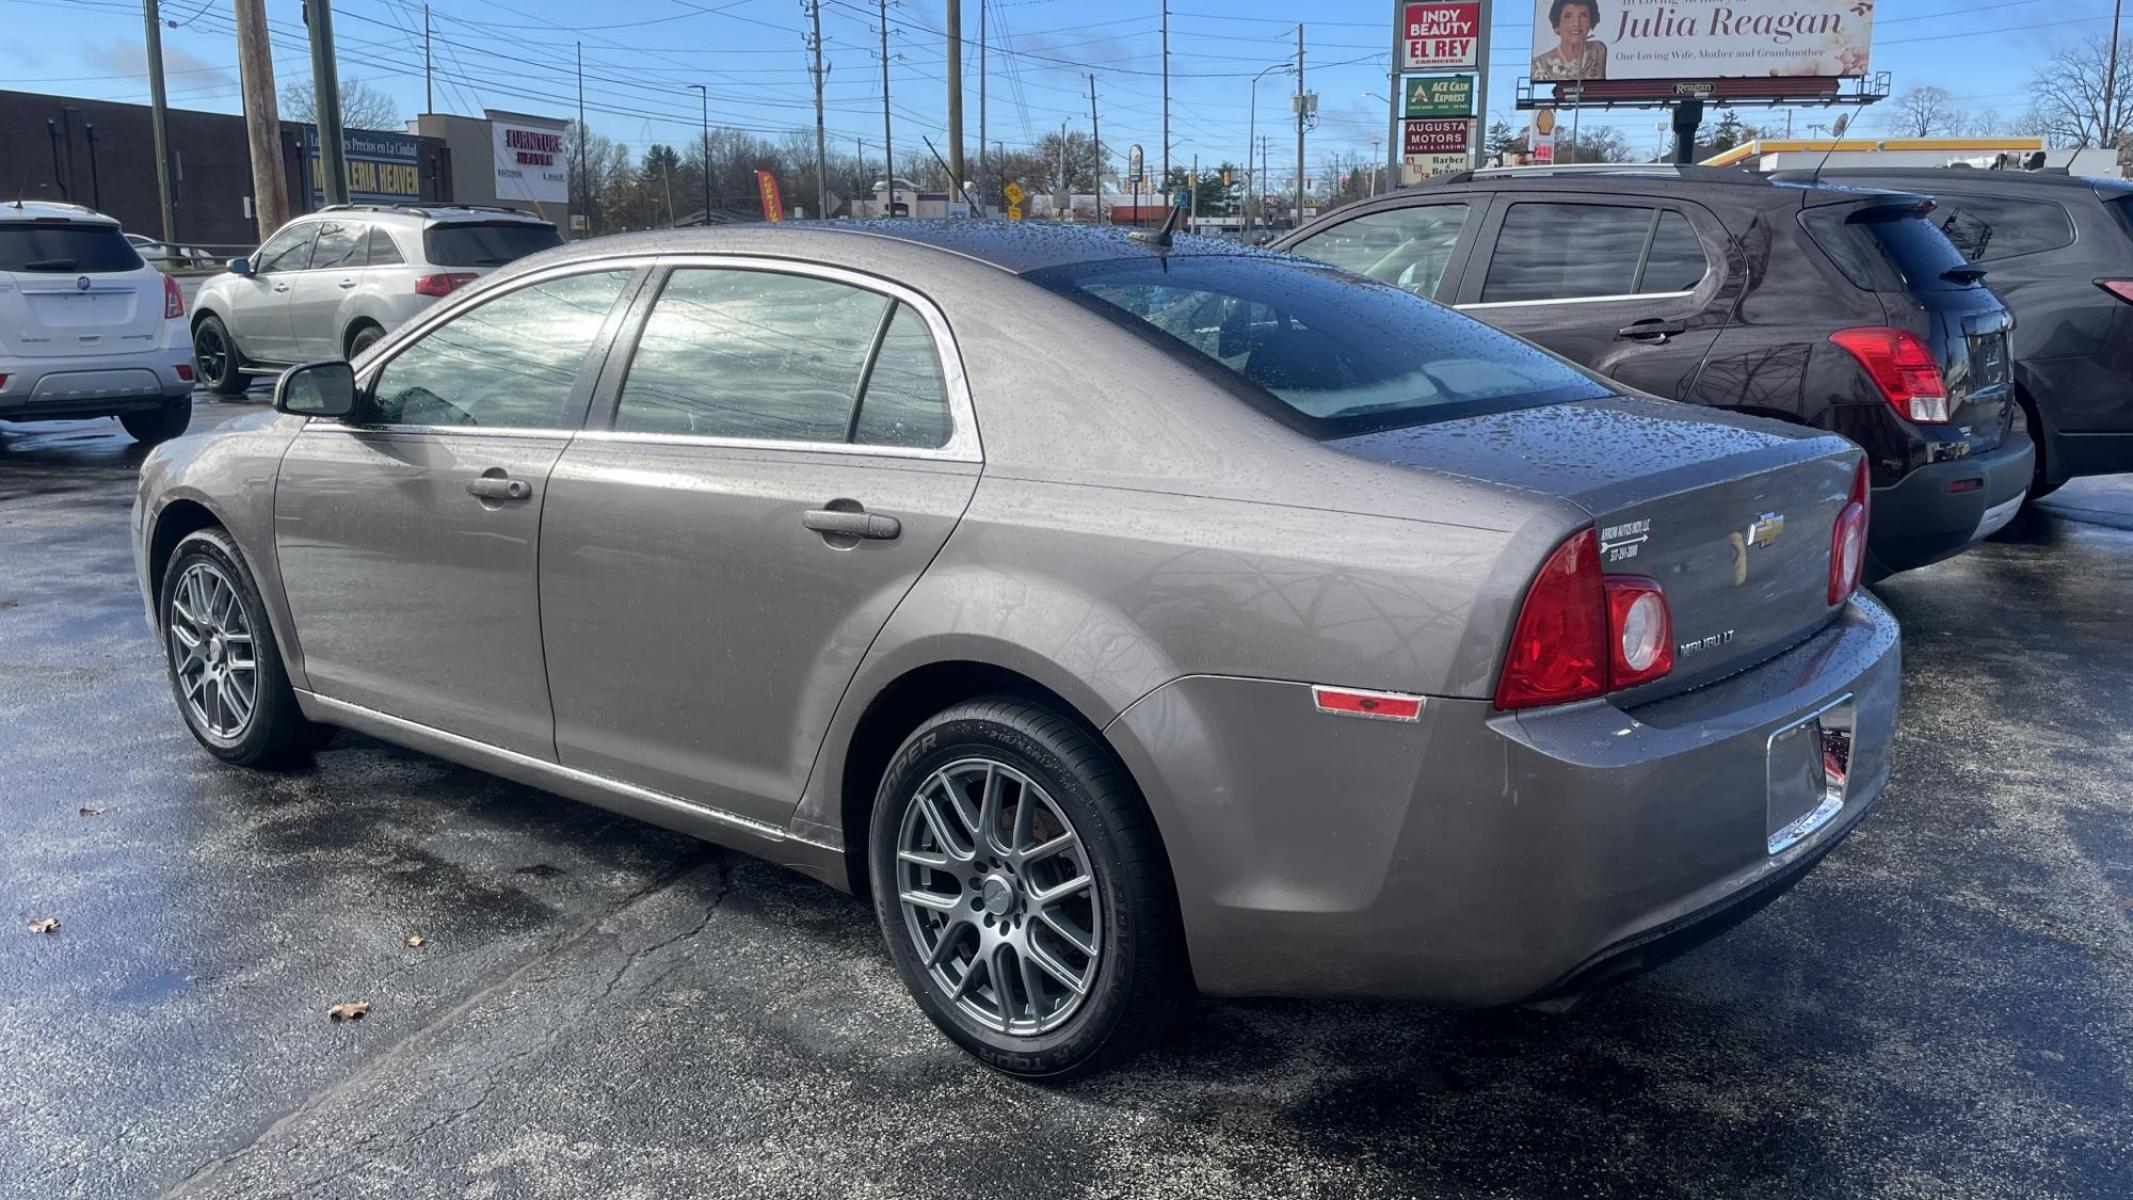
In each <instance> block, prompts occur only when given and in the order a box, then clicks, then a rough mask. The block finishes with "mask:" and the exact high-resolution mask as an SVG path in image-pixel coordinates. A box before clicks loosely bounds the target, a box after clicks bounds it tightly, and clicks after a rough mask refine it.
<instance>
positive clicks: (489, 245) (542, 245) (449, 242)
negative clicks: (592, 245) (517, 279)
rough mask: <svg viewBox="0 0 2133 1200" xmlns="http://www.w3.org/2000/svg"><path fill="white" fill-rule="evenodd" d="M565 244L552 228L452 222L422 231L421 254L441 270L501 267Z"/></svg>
mask: <svg viewBox="0 0 2133 1200" xmlns="http://www.w3.org/2000/svg"><path fill="white" fill-rule="evenodd" d="M562 244H563V238H562V235H561V234H558V233H557V232H556V231H555V226H553V225H536V224H534V223H532V222H530V221H498V222H496V223H495V224H493V225H490V224H475V223H473V222H456V221H455V222H453V223H452V224H449V225H432V226H430V227H429V228H428V229H425V230H423V231H422V252H423V254H424V256H425V257H427V258H428V259H429V260H430V261H431V262H432V263H435V264H436V265H437V266H440V267H500V266H503V265H504V264H505V263H507V262H512V261H515V260H517V259H521V258H524V257H526V256H527V255H529V254H532V253H533V252H534V251H536V250H546V249H548V248H549V247H551V246H560V245H562Z"/></svg>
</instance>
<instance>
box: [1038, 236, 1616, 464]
mask: <svg viewBox="0 0 2133 1200" xmlns="http://www.w3.org/2000/svg"><path fill="white" fill-rule="evenodd" d="M1030 279H1031V280H1032V281H1033V282H1035V283H1038V284H1040V285H1042V286H1044V287H1046V288H1049V289H1051V290H1052V291H1054V292H1057V293H1059V294H1061V295H1064V296H1066V297H1068V298H1070V299H1073V300H1076V301H1078V302H1080V303H1082V304H1084V305H1086V306H1088V307H1089V308H1091V309H1093V310H1095V311H1096V312H1098V313H1101V314H1102V315H1104V316H1105V317H1108V318H1109V319H1111V320H1113V321H1116V322H1117V323H1118V324H1120V325H1121V326H1123V327H1125V328H1126V329H1128V330H1130V331H1132V332H1133V333H1134V334H1136V335H1137V336H1139V337H1142V338H1144V339H1146V340H1147V341H1149V342H1151V343H1153V344H1154V345H1156V346H1157V347H1159V348H1161V349H1163V350H1165V351H1168V352H1169V353H1170V354H1172V355H1174V356H1175V357H1177V358H1179V359H1181V360H1184V361H1186V362H1188V363H1191V364H1193V365H1194V366H1195V367H1197V368H1199V369H1200V370H1202V371H1203V372H1205V373H1206V374H1208V375H1209V376H1210V377H1212V378H1214V379H1216V380H1218V381H1220V382H1222V383H1223V384H1224V385H1225V386H1226V387H1228V388H1229V389H1230V390H1231V391H1232V392H1234V393H1235V394H1237V395H1239V396H1242V397H1244V398H1245V399H1246V400H1248V401H1250V402H1251V403H1253V404H1255V405H1257V406H1258V407H1260V408H1261V409H1263V410H1264V411H1266V412H1268V413H1270V414H1271V415H1273V416H1274V417H1276V418H1277V419H1279V420H1281V421H1283V422H1284V423H1286V424H1288V425H1290V426H1292V427H1294V428H1297V429H1300V430H1302V431H1303V432H1305V433H1308V434H1310V435H1312V436H1314V437H1318V438H1338V437H1349V436H1352V435H1354V434H1358V433H1367V432H1370V431H1372V430H1376V429H1388V428H1393V427H1396V426H1401V425H1416V424H1421V423H1423V422H1427V421H1436V420H1443V419H1446V418H1449V417H1457V416H1465V415H1468V414H1471V413H1477V412H1498V411H1503V410H1506V409H1512V408H1527V407H1532V406H1534V405H1540V404H1557V403H1561V402H1564V401H1568V400H1588V399H1592V398H1593V397H1596V396H1604V395H1609V394H1610V393H1611V389H1609V388H1608V387H1606V386H1605V385H1604V384H1602V383H1600V382H1599V381H1597V380H1596V379H1594V378H1593V377H1592V376H1590V375H1587V374H1586V373H1585V372H1583V371H1581V370H1579V369H1577V368H1576V367H1573V366H1571V365H1570V364H1568V363H1566V362H1564V361H1562V360H1561V359H1559V358H1556V357H1555V356H1554V355H1551V354H1549V353H1547V352H1546V351H1544V350H1541V349H1539V348H1537V347H1534V346H1531V345H1528V344H1527V343H1525V342H1521V341H1519V340H1518V339H1516V338H1513V337H1511V336H1509V335H1507V334H1504V333H1500V332H1498V331H1497V330H1494V329H1491V328H1489V327H1488V326H1486V325H1483V324H1482V323H1480V322H1479V321H1475V320H1473V319H1472V318H1469V317H1466V316H1462V315H1461V314H1459V313H1455V312H1453V311H1451V310H1450V309H1447V308H1441V307H1439V306H1437V305H1435V304H1432V303H1431V302H1429V301H1427V300H1424V299H1421V298H1420V297H1418V296H1414V295H1411V294H1409V293H1407V292H1404V291H1402V290H1400V289H1399V288H1396V287H1392V286H1390V285H1388V284H1382V283H1375V282H1372V281H1370V280H1366V279H1361V278H1358V277H1355V276H1352V275H1346V274H1342V273H1340V272H1338V271H1333V270H1328V269H1326V268H1322V267H1318V266H1311V265H1305V264H1303V263H1302V262H1300V261H1282V260H1279V259H1271V258H1260V257H1256V256H1253V257H1245V256H1235V257H1231V256H1226V255H1206V256H1200V255H1194V256H1182V255H1181V256H1177V257H1172V258H1167V259H1166V258H1154V257H1150V258H1145V259H1134V260H1131V261H1126V262H1106V263H1088V264H1083V265H1081V266H1074V267H1058V268H1053V269H1051V270H1048V271H1041V272H1037V273H1035V274H1033V275H1031V276H1030Z"/></svg>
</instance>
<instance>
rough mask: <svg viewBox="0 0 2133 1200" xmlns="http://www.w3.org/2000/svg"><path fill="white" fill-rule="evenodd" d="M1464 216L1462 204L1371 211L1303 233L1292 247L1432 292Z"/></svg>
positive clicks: (1420, 292) (1419, 293) (1419, 291)
mask: <svg viewBox="0 0 2133 1200" xmlns="http://www.w3.org/2000/svg"><path fill="white" fill-rule="evenodd" d="M1466 215H1467V206H1466V205H1464V204H1426V205H1422V206H1420V207H1417V208H1402V209H1395V210H1393V211H1391V212H1379V213H1371V214H1370V215H1368V216H1362V217H1357V218H1355V219H1354V220H1352V221H1343V222H1341V223H1340V224H1338V225H1335V226H1334V227H1333V228H1331V229H1328V230H1327V231H1325V232H1324V233H1321V234H1318V235H1316V236H1314V237H1308V238H1305V239H1304V240H1303V241H1302V242H1299V243H1298V244H1297V245H1296V246H1295V248H1294V249H1295V253H1297V254H1301V255H1303V256H1304V257H1305V258H1315V259H1317V260H1318V261H1320V262H1322V263H1327V264H1330V265H1332V266H1336V267H1339V268H1340V269H1341V270H1343V271H1352V272H1354V273H1355V274H1357V275H1361V276H1363V277H1364V278H1366V279H1375V280H1377V281H1378V282H1380V283H1389V284H1392V285H1393V286H1395V287H1398V288H1404V289H1405V290H1407V291H1410V292H1413V293H1414V294H1415V295H1417V296H1422V297H1433V296H1435V295H1436V294H1437V285H1438V284H1439V283H1440V282H1441V281H1442V280H1443V279H1444V269H1445V267H1447V266H1449V265H1450V264H1451V261H1452V248H1453V247H1454V246H1456V245H1458V243H1459V231H1460V230H1461V229H1463V228H1465V227H1466Z"/></svg>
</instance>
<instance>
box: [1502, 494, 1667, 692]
mask: <svg viewBox="0 0 2133 1200" xmlns="http://www.w3.org/2000/svg"><path fill="white" fill-rule="evenodd" d="M1673 668H1674V619H1673V614H1672V613H1671V612H1670V611H1669V610H1668V608H1667V603H1666V593H1665V592H1664V591H1662V590H1661V589H1660V587H1659V584H1658V583H1657V581H1655V580H1651V579H1646V578H1644V577H1642V576H1638V575H1615V576H1610V575H1603V574H1601V572H1600V539H1599V535H1598V534H1597V533H1595V532H1594V531H1593V530H1592V529H1591V528H1590V527H1588V528H1585V529H1581V530H1579V531H1578V532H1576V533H1574V534H1572V535H1571V536H1570V538H1569V540H1568V541H1565V542H1564V543H1563V544H1562V545H1560V546H1557V547H1556V548H1555V552H1554V553H1553V554H1550V555H1549V556H1548V561H1547V562H1545V563H1543V564H1542V565H1541V569H1540V573H1539V574H1537V575H1535V576H1534V577H1533V585H1532V586H1531V587H1529V588H1527V589H1526V600H1525V603H1524V604H1522V605H1520V606H1519V610H1518V623H1517V624H1516V625H1515V626H1513V627H1512V630H1511V649H1510V652H1509V653H1508V654H1506V655H1505V656H1504V664H1503V675H1502V677H1501V678H1499V679H1498V680H1497V681H1496V707H1498V708H1502V709H1513V708H1534V707H1537V706H1539V705H1543V704H1565V703H1568V702H1570V701H1572V700H1585V699H1589V698H1590V697H1593V696H1599V695H1604V694H1606V693H1607V692H1610V691H1613V690H1614V689H1616V688H1625V687H1633V686H1635V685H1637V684H1640V683H1649V682H1650V681H1652V680H1654V679H1657V678H1659V677H1660V676H1662V675H1664V674H1666V673H1667V672H1668V671H1671V670H1673Z"/></svg>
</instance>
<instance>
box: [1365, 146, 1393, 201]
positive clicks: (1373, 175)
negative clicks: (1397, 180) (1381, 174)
mask: <svg viewBox="0 0 2133 1200" xmlns="http://www.w3.org/2000/svg"><path fill="white" fill-rule="evenodd" d="M1377 164H1378V140H1377V139H1376V138H1371V139H1370V194H1371V195H1373V196H1375V195H1377V194H1378V165H1377ZM1387 190H1390V185H1389V184H1388V185H1387Z"/></svg>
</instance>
